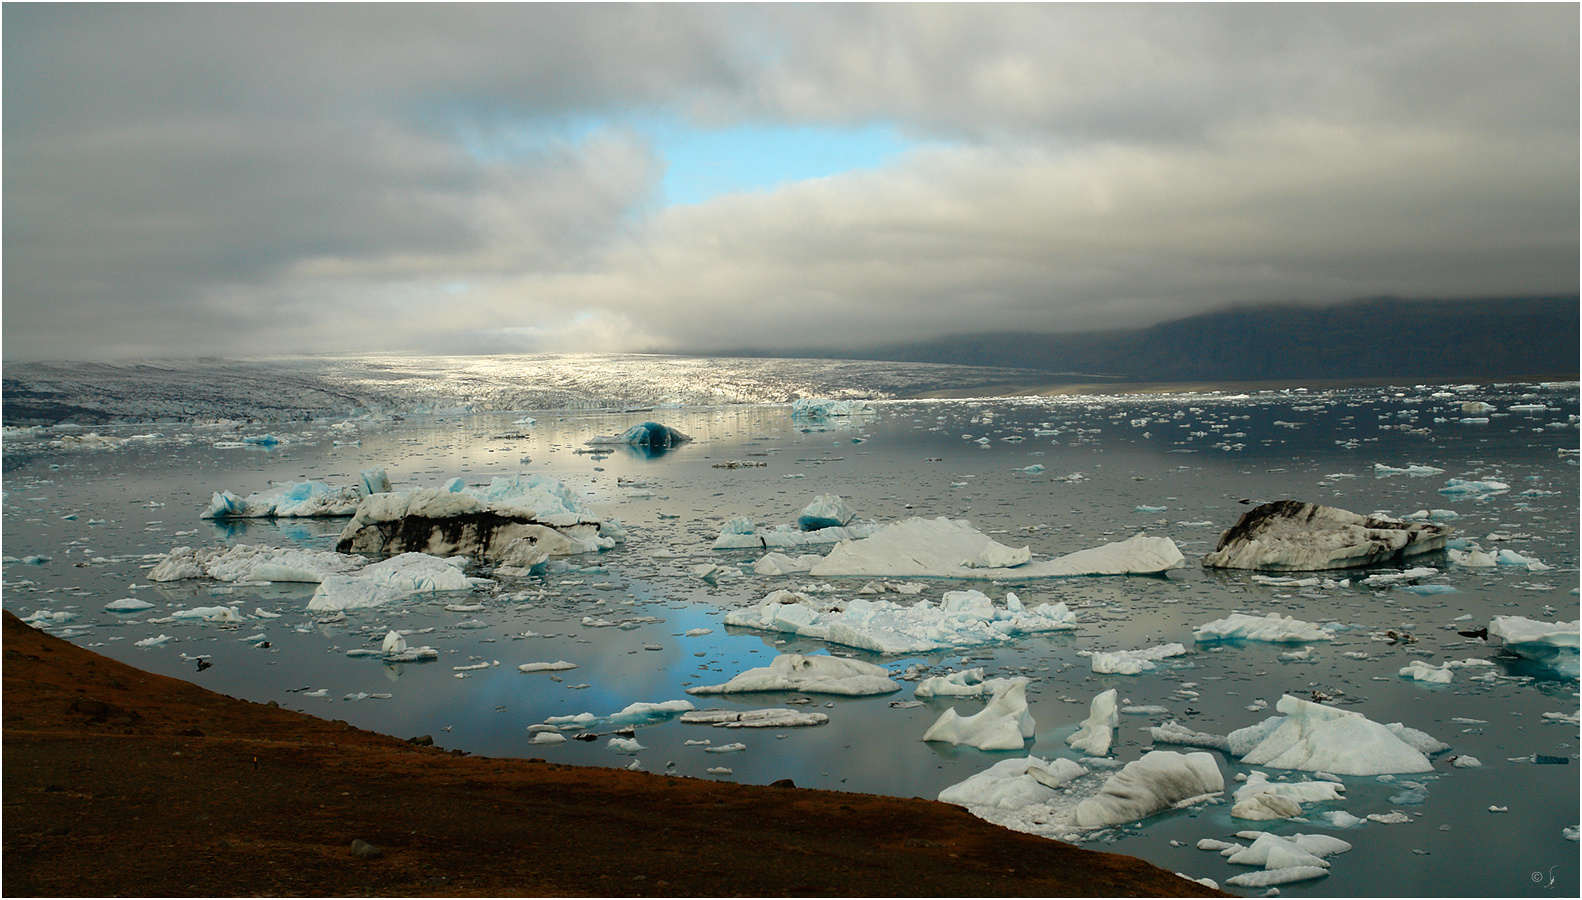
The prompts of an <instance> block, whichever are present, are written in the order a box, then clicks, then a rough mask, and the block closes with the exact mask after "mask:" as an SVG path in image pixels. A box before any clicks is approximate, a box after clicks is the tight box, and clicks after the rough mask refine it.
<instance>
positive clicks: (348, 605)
mask: <svg viewBox="0 0 1582 900" xmlns="http://www.w3.org/2000/svg"><path fill="white" fill-rule="evenodd" d="M466 563H467V560H466V559H465V558H463V557H438V556H429V555H428V554H426V553H403V554H401V555H399V556H393V557H391V558H390V559H387V560H384V561H382V562H377V563H373V564H372V565H368V566H364V567H363V568H362V569H360V570H358V571H356V572H354V573H352V574H348V575H326V576H325V577H324V580H323V581H321V582H320V583H319V586H318V588H317V589H316V590H315V591H314V592H313V598H312V599H311V600H309V601H308V609H310V610H313V611H315V612H320V611H329V610H346V609H360V608H364V607H370V606H381V605H383V604H386V603H390V602H393V601H397V600H404V599H406V598H407V597H410V596H412V595H414V594H432V593H442V592H450V591H466V590H471V589H472V588H474V587H477V586H479V585H483V584H489V583H490V582H489V581H488V579H484V578H469V577H467V575H466V574H465V573H464V572H463V571H462V566H464V565H465V564H466Z"/></svg>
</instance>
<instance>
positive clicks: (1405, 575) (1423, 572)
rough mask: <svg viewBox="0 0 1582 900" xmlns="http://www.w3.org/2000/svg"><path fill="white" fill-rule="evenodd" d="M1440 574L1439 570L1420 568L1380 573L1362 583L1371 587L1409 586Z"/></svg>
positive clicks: (1363, 580)
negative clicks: (1419, 580) (1411, 583)
mask: <svg viewBox="0 0 1582 900" xmlns="http://www.w3.org/2000/svg"><path fill="white" fill-rule="evenodd" d="M1438 574H1439V570H1438V569H1435V568H1433V567H1432V566H1419V567H1417V568H1414V569H1406V570H1404V571H1401V572H1380V573H1378V574H1375V575H1369V576H1368V577H1367V578H1364V579H1362V583H1363V584H1365V585H1368V586H1369V587H1381V586H1386V585H1394V584H1408V583H1410V582H1413V581H1416V580H1418V579H1420V578H1432V577H1433V576H1435V575H1438Z"/></svg>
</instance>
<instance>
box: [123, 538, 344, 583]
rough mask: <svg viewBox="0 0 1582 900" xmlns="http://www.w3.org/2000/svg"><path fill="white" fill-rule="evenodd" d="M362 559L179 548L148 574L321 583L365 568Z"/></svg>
mask: <svg viewBox="0 0 1582 900" xmlns="http://www.w3.org/2000/svg"><path fill="white" fill-rule="evenodd" d="M367 562H368V560H366V559H364V558H363V557H361V556H347V555H345V554H341V553H332V552H330V551H328V550H299V549H295V548H291V549H285V548H279V547H264V546H258V545H253V544H237V545H236V546H234V547H225V546H219V547H214V548H211V549H207V550H204V549H194V548H192V547H176V548H175V549H173V550H171V551H170V552H169V553H168V554H166V555H165V558H164V559H162V560H160V561H159V563H157V564H156V565H155V566H154V568H153V569H152V570H151V571H150V572H149V573H148V580H149V581H155V582H163V581H180V580H184V579H189V578H213V579H215V580H216V581H294V582H307V583H314V582H321V581H323V580H324V579H325V578H327V577H329V576H331V575H341V574H345V573H347V572H351V571H354V570H356V569H359V568H361V567H362V566H363V565H365V564H366V563H367Z"/></svg>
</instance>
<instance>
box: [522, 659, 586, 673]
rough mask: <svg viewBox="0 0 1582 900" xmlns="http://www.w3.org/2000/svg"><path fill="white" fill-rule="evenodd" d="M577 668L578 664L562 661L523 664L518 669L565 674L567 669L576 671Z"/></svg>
mask: <svg viewBox="0 0 1582 900" xmlns="http://www.w3.org/2000/svg"><path fill="white" fill-rule="evenodd" d="M576 667H577V664H576V663H569V662H566V661H565V660H563V659H562V660H559V661H557V662H533V663H522V664H521V665H519V666H517V667H516V668H517V670H518V671H522V672H564V671H566V670H567V669H575V668H576Z"/></svg>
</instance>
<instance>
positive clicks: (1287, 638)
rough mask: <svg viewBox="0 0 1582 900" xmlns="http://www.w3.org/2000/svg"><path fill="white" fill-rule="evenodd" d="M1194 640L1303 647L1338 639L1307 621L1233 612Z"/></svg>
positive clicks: (1195, 632)
mask: <svg viewBox="0 0 1582 900" xmlns="http://www.w3.org/2000/svg"><path fill="white" fill-rule="evenodd" d="M1192 637H1193V639H1195V640H1197V641H1198V642H1200V643H1204V642H1209V641H1267V642H1270V643H1276V644H1302V643H1308V642H1310V641H1328V640H1332V639H1333V638H1334V636H1333V635H1331V634H1330V633H1329V632H1327V631H1325V630H1324V629H1322V628H1320V627H1319V626H1317V625H1314V624H1313V623H1311V622H1303V621H1301V620H1300V619H1293V618H1291V617H1290V616H1282V615H1280V614H1279V613H1269V614H1267V615H1262V616H1249V615H1247V614H1246V613H1231V614H1230V615H1229V616H1227V617H1225V618H1223V619H1216V620H1214V621H1212V622H1210V623H1208V624H1207V625H1200V626H1198V627H1197V628H1195V629H1193V630H1192Z"/></svg>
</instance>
